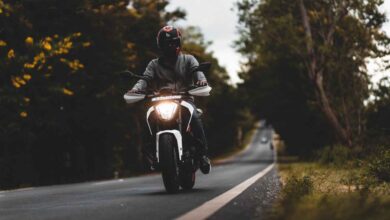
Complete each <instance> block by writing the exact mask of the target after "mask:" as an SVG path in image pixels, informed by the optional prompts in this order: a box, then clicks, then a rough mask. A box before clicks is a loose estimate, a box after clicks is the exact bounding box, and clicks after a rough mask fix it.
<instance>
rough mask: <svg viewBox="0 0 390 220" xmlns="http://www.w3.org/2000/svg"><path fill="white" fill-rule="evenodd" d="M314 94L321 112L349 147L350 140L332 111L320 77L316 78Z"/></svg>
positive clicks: (350, 144)
mask: <svg viewBox="0 0 390 220" xmlns="http://www.w3.org/2000/svg"><path fill="white" fill-rule="evenodd" d="M315 85H316V96H317V99H318V101H320V108H321V110H322V112H323V113H324V114H325V116H326V118H327V120H328V122H329V124H330V125H331V127H333V129H334V130H335V133H336V134H337V136H338V138H339V139H340V140H341V141H342V142H343V143H344V144H346V145H348V146H349V147H351V146H352V140H351V137H350V135H349V133H348V132H347V130H346V129H345V128H343V127H342V126H341V124H340V122H339V120H338V119H337V117H336V114H335V113H334V110H333V108H332V107H331V105H330V102H329V99H328V96H327V95H326V93H325V90H324V87H323V83H322V79H321V80H316V84H315Z"/></svg>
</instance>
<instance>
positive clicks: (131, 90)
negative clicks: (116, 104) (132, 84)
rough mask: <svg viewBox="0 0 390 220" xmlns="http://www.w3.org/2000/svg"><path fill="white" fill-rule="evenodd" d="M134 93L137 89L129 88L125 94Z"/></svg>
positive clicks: (137, 91)
mask: <svg viewBox="0 0 390 220" xmlns="http://www.w3.org/2000/svg"><path fill="white" fill-rule="evenodd" d="M134 93H139V90H138V89H130V90H129V91H127V92H126V95H132V94H134Z"/></svg>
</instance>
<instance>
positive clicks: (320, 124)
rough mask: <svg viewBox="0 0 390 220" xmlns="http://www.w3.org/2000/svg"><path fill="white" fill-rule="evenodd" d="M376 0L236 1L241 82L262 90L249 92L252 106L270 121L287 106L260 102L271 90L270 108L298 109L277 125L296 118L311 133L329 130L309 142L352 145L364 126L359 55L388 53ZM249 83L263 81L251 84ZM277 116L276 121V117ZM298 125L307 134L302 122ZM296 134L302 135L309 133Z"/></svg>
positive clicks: (362, 61)
mask: <svg viewBox="0 0 390 220" xmlns="http://www.w3.org/2000/svg"><path fill="white" fill-rule="evenodd" d="M381 3H382V1H377V0H372V1H333V0H321V1H301V0H297V1H285V0H273V1H261V2H259V1H241V2H240V3H239V4H238V7H239V12H240V13H239V15H240V22H241V24H242V26H241V29H240V30H241V33H242V34H241V38H240V41H238V43H237V44H238V49H239V51H240V52H241V53H243V54H244V55H245V56H247V58H248V62H247V71H244V72H243V73H242V75H243V77H244V78H245V79H246V81H245V82H244V84H243V85H242V86H243V87H244V88H246V89H247V90H248V91H250V92H251V94H253V93H256V91H257V93H262V94H257V95H255V97H254V98H253V99H255V100H261V102H257V103H258V105H260V106H255V107H256V109H257V111H259V112H261V113H262V114H263V115H264V116H265V117H268V118H271V120H274V121H275V120H278V119H276V118H277V117H283V118H284V119H286V115H287V113H286V112H284V113H281V112H279V113H278V112H276V113H271V112H270V110H269V109H270V108H271V107H270V108H267V107H261V106H264V105H269V103H265V101H267V100H268V101H269V100H270V99H272V98H271V96H272V95H274V96H275V97H279V98H280V99H279V100H277V101H275V100H271V104H273V107H274V108H273V109H274V110H275V109H276V107H279V106H280V105H284V106H285V108H286V107H289V108H292V109H296V110H297V111H298V112H294V113H295V114H297V115H301V116H299V117H298V118H300V119H301V120H300V121H298V122H297V121H294V123H296V124H294V125H293V124H289V121H291V119H286V120H287V121H286V122H284V125H283V126H279V127H284V128H285V129H284V130H290V133H291V128H292V127H294V126H296V125H301V127H306V128H308V127H310V126H311V127H313V128H312V129H311V130H317V132H315V133H319V132H320V131H321V132H324V131H327V132H324V134H325V135H324V136H327V135H326V134H333V135H331V136H334V138H332V137H331V136H327V137H326V138H324V137H322V138H321V137H320V138H319V140H321V139H322V141H319V142H317V143H316V144H315V143H312V144H315V145H323V144H326V143H329V140H332V141H331V142H334V141H333V139H337V141H338V142H342V143H344V144H346V145H350V146H351V145H352V141H358V140H359V137H361V136H362V134H363V131H364V123H365V119H364V111H365V107H364V100H365V99H366V98H367V97H368V85H369V79H368V76H367V71H366V68H365V60H366V59H367V58H368V57H381V56H384V55H385V54H387V53H388V48H386V45H388V41H389V40H388V38H387V37H386V35H385V34H384V33H382V32H381V31H380V26H381V25H382V24H383V22H384V21H385V16H384V15H383V14H382V13H380V12H379V11H378V6H379V5H380V4H381ZM383 46H385V47H383ZM287 80H290V81H289V82H286V81H287ZM261 81H262V82H261ZM256 83H260V84H261V85H263V86H260V87H259V86H258V88H260V89H258V90H256V88H255V84H256ZM275 86H276V87H277V88H274V87H275ZM265 88H271V91H276V93H271V92H270V91H265ZM278 94H279V95H278ZM280 96H281V97H280ZM283 103H284V104H283ZM267 109H268V110H267ZM276 111H279V110H276ZM317 111H319V112H322V114H318V113H317ZM305 112H306V113H305ZM287 117H288V116H287ZM289 117H291V116H289ZM294 117H295V116H294ZM309 118H311V120H309ZM312 119H315V120H312ZM325 122H326V124H327V125H326V124H325ZM290 123H291V122H290ZM280 124H283V122H280V121H279V123H278V125H280ZM288 124H289V125H288ZM310 124H311V125H310ZM309 125H310V126H309ZM288 128H290V129H288ZM305 131H307V132H308V133H309V134H313V133H312V131H309V129H305ZM286 133H288V131H286ZM293 133H294V132H293ZM285 135H287V136H289V135H288V134H285ZM296 135H298V136H300V138H302V139H308V137H307V136H308V135H303V136H302V135H299V134H296ZM313 135H314V137H318V136H319V135H318V134H317V135H316V134H313ZM314 139H316V138H314ZM327 139H328V140H327ZM287 141H288V140H287ZM315 142H316V141H315ZM297 143H298V142H297Z"/></svg>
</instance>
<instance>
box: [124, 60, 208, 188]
mask: <svg viewBox="0 0 390 220" xmlns="http://www.w3.org/2000/svg"><path fill="white" fill-rule="evenodd" d="M210 67H211V64H210V63H201V64H200V65H199V66H198V67H196V68H194V69H193V70H192V71H191V74H194V73H195V72H197V71H202V72H204V73H205V72H207V71H208V70H209V69H210ZM123 73H124V74H127V75H130V76H131V77H132V78H137V79H143V80H147V78H145V77H143V76H140V75H136V74H134V73H131V72H130V71H125V72H123ZM211 89H212V88H211V87H210V86H209V85H206V86H202V87H193V88H191V89H189V90H188V91H180V92H178V91H174V90H172V89H169V88H162V89H160V90H159V91H157V92H153V93H149V94H147V93H133V94H125V95H124V97H123V98H124V99H125V101H126V103H128V104H133V103H136V102H139V101H141V100H147V101H148V102H150V104H151V107H150V108H149V109H148V110H147V112H146V123H147V125H148V128H149V132H150V134H151V136H152V138H153V139H154V141H155V151H154V153H155V161H154V163H155V164H154V165H155V168H156V169H157V170H160V171H161V175H162V179H163V182H164V186H165V189H166V191H167V192H168V193H176V192H178V191H179V189H180V187H181V188H183V189H185V190H190V189H192V188H193V187H194V185H195V173H196V171H197V170H198V169H199V166H200V157H199V155H198V153H197V152H198V149H197V146H198V145H197V144H198V142H197V140H196V139H195V138H194V137H193V134H192V132H191V126H190V123H191V119H192V117H193V114H194V112H195V111H198V113H199V115H201V114H202V111H201V110H200V109H195V108H194V107H193V105H191V104H190V103H189V102H188V101H186V99H187V98H188V97H190V96H209V95H210V91H211ZM187 100H188V99H187Z"/></svg>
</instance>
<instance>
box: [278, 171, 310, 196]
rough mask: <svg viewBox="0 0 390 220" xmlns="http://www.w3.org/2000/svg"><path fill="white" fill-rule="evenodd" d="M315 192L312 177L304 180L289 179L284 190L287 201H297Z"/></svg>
mask: <svg viewBox="0 0 390 220" xmlns="http://www.w3.org/2000/svg"><path fill="white" fill-rule="evenodd" d="M312 192H313V181H312V180H311V178H310V176H303V177H302V178H299V177H296V176H292V177H291V178H289V179H287V183H286V185H285V187H284V189H283V194H284V198H285V200H286V201H289V202H290V201H297V200H299V199H300V198H302V197H303V196H306V195H309V194H311V193H312Z"/></svg>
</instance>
